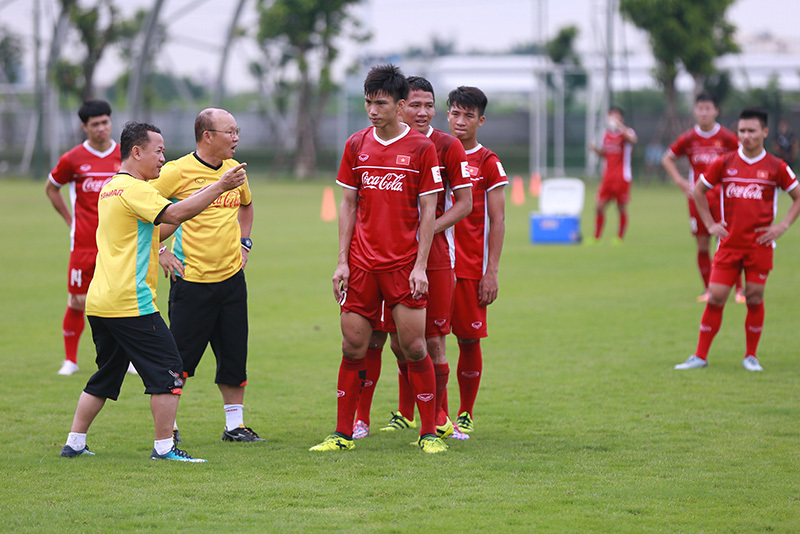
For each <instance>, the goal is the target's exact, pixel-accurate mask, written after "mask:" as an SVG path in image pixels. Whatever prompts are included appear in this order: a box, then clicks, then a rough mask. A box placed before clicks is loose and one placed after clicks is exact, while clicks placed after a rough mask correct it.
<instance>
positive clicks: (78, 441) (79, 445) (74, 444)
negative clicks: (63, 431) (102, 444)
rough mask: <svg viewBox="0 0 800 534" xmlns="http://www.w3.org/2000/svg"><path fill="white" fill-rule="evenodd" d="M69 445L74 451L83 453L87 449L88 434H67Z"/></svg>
mask: <svg viewBox="0 0 800 534" xmlns="http://www.w3.org/2000/svg"><path fill="white" fill-rule="evenodd" d="M66 444H67V445H69V446H70V447H71V448H72V450H75V451H82V450H83V449H85V448H86V434H79V433H78V432H70V433H69V434H67V443H66Z"/></svg>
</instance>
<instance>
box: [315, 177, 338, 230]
mask: <svg viewBox="0 0 800 534" xmlns="http://www.w3.org/2000/svg"><path fill="white" fill-rule="evenodd" d="M319 217H320V219H322V220H323V221H325V222H331V221H335V220H336V201H335V200H334V198H333V187H331V186H327V187H326V188H325V190H323V191H322V209H321V210H320V214H319Z"/></svg>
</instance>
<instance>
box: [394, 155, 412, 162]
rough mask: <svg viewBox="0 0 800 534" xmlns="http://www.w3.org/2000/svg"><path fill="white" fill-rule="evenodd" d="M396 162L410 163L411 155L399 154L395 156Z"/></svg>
mask: <svg viewBox="0 0 800 534" xmlns="http://www.w3.org/2000/svg"><path fill="white" fill-rule="evenodd" d="M396 163H397V164H398V165H411V156H404V155H402V154H401V155H399V156H397V161H396Z"/></svg>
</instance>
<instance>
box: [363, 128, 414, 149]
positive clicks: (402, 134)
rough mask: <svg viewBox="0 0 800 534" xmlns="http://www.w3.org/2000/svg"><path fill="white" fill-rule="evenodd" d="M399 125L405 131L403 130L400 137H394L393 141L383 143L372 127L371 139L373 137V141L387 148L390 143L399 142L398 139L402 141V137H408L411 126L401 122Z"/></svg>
mask: <svg viewBox="0 0 800 534" xmlns="http://www.w3.org/2000/svg"><path fill="white" fill-rule="evenodd" d="M400 124H402V125H403V126H405V129H404V130H403V133H401V134H400V135H398V136H397V137H395V138H393V139H389V140H388V141H384V140H383V139H381V138H380V137H378V129H377V128H375V127H374V126H373V127H372V137H374V138H375V140H376V141H377V142H379V143H380V144H382V145H383V146H389V145H391V144H392V143H394V142H395V141H399V140H400V139H402V138H403V137H405V136H406V135H408V132H409V131H410V130H411V126H409V125H408V124H406V123H404V122H401V123H400Z"/></svg>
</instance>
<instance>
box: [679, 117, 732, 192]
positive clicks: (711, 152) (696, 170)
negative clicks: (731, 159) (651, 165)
mask: <svg viewBox="0 0 800 534" xmlns="http://www.w3.org/2000/svg"><path fill="white" fill-rule="evenodd" d="M737 148H739V139H738V138H737V137H736V134H734V133H733V132H732V131H730V130H728V129H727V128H723V127H722V126H720V125H719V124H716V125H715V126H714V128H712V129H711V131H708V132H704V131H703V130H701V129H700V127H699V126H697V125H695V127H694V128H690V129H689V130H686V131H685V132H683V133H682V134H681V135H680V136H679V137H678V139H677V140H676V141H675V142H674V143H672V145H670V147H669V149H670V151H671V152H672V154H673V155H674V156H675V157H681V156H686V157H687V158H688V159H689V165H691V170H690V171H689V183H691V184H692V187H694V182H695V177H696V176H700V175H701V174H703V172H704V171H705V170H706V169H707V168H708V166H709V165H711V162H712V161H714V160H715V159H717V158H718V157H719V156H720V155H722V154H724V153H725V152H730V151H731V150H736V149H737Z"/></svg>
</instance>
